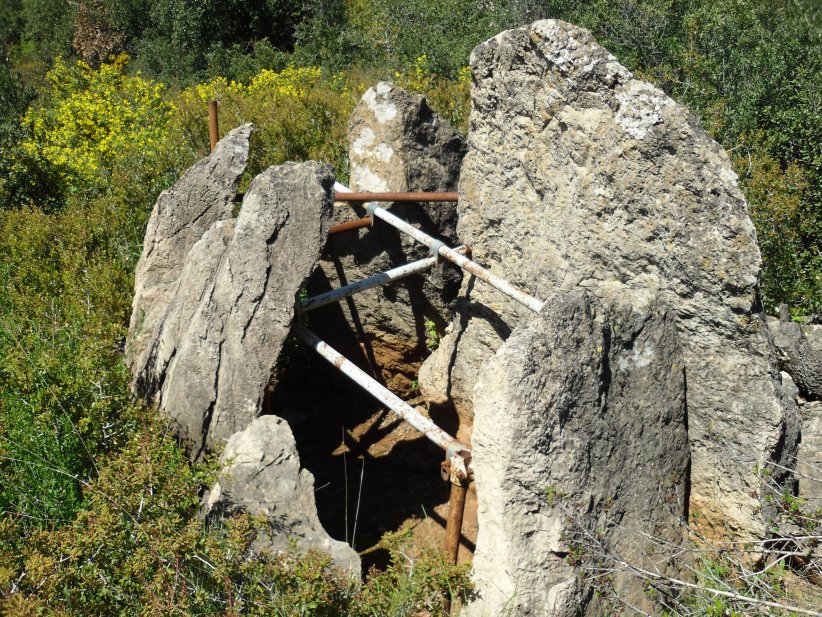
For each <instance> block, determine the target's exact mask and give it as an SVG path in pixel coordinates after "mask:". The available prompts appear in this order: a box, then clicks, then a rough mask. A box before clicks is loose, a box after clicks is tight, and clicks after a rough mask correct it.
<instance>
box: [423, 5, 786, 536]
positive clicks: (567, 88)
mask: <svg viewBox="0 0 822 617" xmlns="http://www.w3.org/2000/svg"><path fill="white" fill-rule="evenodd" d="M471 68H472V71H473V75H474V87H473V90H472V112H471V120H470V131H469V141H468V152H467V154H466V157H465V160H464V163H463V166H462V170H461V177H460V184H459V192H460V203H459V224H458V235H459V237H460V240H461V241H462V242H464V243H469V244H471V246H472V247H473V253H474V259H475V260H476V261H478V262H479V263H481V264H483V265H484V266H486V267H489V268H490V269H491V270H492V271H494V272H496V273H497V274H499V275H501V276H503V277H504V278H507V279H508V280H510V281H511V282H512V283H514V284H516V285H518V286H520V287H522V288H523V289H525V290H527V291H528V292H529V293H531V294H533V295H536V296H537V297H539V298H542V299H545V298H548V297H551V296H553V295H554V294H555V293H557V292H558V291H563V292H566V291H570V290H574V289H583V290H586V291H587V292H589V293H590V294H592V295H594V296H596V297H598V298H600V299H602V300H603V301H616V302H619V303H620V304H623V305H624V304H628V305H630V306H632V307H633V309H634V310H635V311H637V312H640V313H641V312H642V311H647V310H650V307H653V306H659V305H665V306H667V307H669V308H670V310H671V311H672V313H673V315H674V316H675V323H676V328H677V332H678V336H679V339H680V342H681V347H682V363H683V366H684V369H685V378H686V383H687V413H688V426H689V441H690V448H691V456H692V470H691V507H692V509H693V510H695V511H698V512H699V513H700V515H702V517H703V520H710V521H711V522H712V523H714V524H715V525H716V526H717V529H718V530H719V531H720V532H727V533H731V534H736V535H737V536H738V537H740V538H759V537H762V536H763V535H764V534H765V531H766V526H765V514H764V510H763V508H762V506H763V501H762V498H763V492H764V490H763V486H764V482H763V478H762V477H761V475H760V474H761V473H762V471H763V470H765V469H768V468H769V464H771V463H774V464H775V465H774V468H773V469H772V470H771V471H772V472H773V475H772V476H771V477H772V478H773V477H778V476H779V474H780V473H781V472H780V471H779V469H781V468H783V467H782V466H784V467H788V466H790V465H791V464H792V460H793V456H794V455H795V451H796V450H795V448H796V435H797V422H796V411H795V407H794V406H793V405H792V404H791V402H790V401H788V400H787V399H786V397H785V396H784V395H783V392H782V388H781V384H780V381H779V372H778V367H777V364H776V361H775V355H774V349H773V345H772V342H771V340H770V338H769V336H768V332H767V327H766V325H765V322H764V318H763V315H762V311H761V307H760V302H759V297H758V276H759V272H760V265H761V259H760V254H759V250H758V247H757V243H756V235H755V232H754V228H753V225H752V223H751V220H750V218H749V216H748V212H747V204H746V203H745V200H744V197H743V195H742V193H741V191H740V189H739V187H738V183H737V177H736V175H735V174H734V172H733V170H732V168H731V163H730V160H729V158H728V155H727V154H726V153H725V152H724V150H723V149H722V148H721V147H720V146H719V145H718V144H717V143H716V142H714V141H713V140H712V139H711V138H710V137H709V136H708V134H707V133H706V132H705V131H704V129H703V128H702V127H701V126H700V125H699V122H698V121H697V120H696V118H695V117H694V116H693V115H692V114H690V113H689V112H688V111H687V110H686V109H684V108H683V107H681V106H680V105H678V104H677V103H676V102H674V101H673V100H672V99H670V98H669V97H667V96H666V95H665V94H664V93H663V92H661V91H660V90H658V89H657V88H655V87H654V86H652V85H650V84H648V83H645V82H643V81H641V80H639V79H636V78H634V77H633V75H632V74H631V73H630V72H629V71H628V70H627V69H625V68H624V67H623V66H621V65H620V64H619V63H618V62H617V61H616V60H615V59H614V57H613V56H612V55H611V54H609V53H608V52H607V51H606V50H605V49H603V48H602V47H600V46H599V45H598V44H597V43H596V41H595V40H594V39H593V37H592V36H591V34H590V33H589V32H587V31H586V30H583V29H580V28H577V27H575V26H572V25H570V24H567V23H564V22H561V21H555V20H545V21H539V22H536V23H534V24H532V25H530V26H525V27H521V28H517V29H513V30H509V31H506V32H503V33H501V34H499V35H498V36H496V37H494V38H492V39H490V40H488V41H486V42H485V43H483V44H481V45H479V46H478V47H477V48H476V49H475V50H474V51H473V53H472V56H471ZM463 293H464V294H466V297H467V301H466V302H465V303H464V304H463V305H462V306H463V308H462V310H461V313H460V314H459V315H458V316H457V318H456V319H455V321H454V323H453V324H452V326H451V328H450V329H451V331H450V333H449V334H448V336H446V337H445V338H444V339H443V342H442V345H441V346H440V349H439V350H438V351H437V352H436V353H435V354H434V356H433V357H432V358H431V359H430V360H429V361H428V362H427V363H426V365H424V367H423V371H422V372H421V374H420V381H421V387H423V389H424V390H425V391H426V392H427V394H428V395H429V396H431V397H450V398H452V399H453V400H454V401H455V403H456V404H457V405H458V406H462V407H463V409H464V410H465V413H474V414H475V415H476V416H477V417H475V420H474V421H475V422H476V423H478V424H481V423H483V422H484V419H482V418H480V417H478V416H479V414H481V413H483V410H484V409H485V407H483V406H482V405H483V404H482V402H481V400H480V399H478V398H477V392H474V391H473V386H474V384H475V383H476V382H477V379H478V377H477V376H478V374H479V373H480V371H481V370H483V366H484V365H485V364H486V363H487V362H489V361H490V359H491V358H492V356H493V354H494V353H495V352H496V350H497V349H498V348H499V347H500V345H501V344H502V343H503V341H504V340H505V339H506V338H507V336H509V334H510V333H511V332H512V330H514V329H515V328H516V326H517V325H518V324H520V323H522V322H523V320H524V319H525V318H526V316H527V313H528V311H527V309H525V308H523V307H520V306H518V305H516V304H515V303H513V301H510V300H508V299H507V298H505V297H503V296H501V295H500V294H498V293H496V291H495V290H493V289H489V288H488V287H486V286H484V285H483V284H482V283H481V282H476V281H474V280H473V279H470V278H468V279H466V280H465V281H464V283H463ZM543 310H544V311H548V312H550V311H551V310H553V307H552V306H551V305H550V304H548V305H546V307H545V308H544V309H543ZM483 392H486V391H484V390H483ZM476 473H477V477H478V478H480V477H481V476H482V474H483V473H484V471H483V468H482V465H481V464H480V465H478V466H477V470H476ZM480 482H481V480H480ZM479 489H480V492H479V501H480V503H482V502H483V501H485V498H484V497H483V495H482V485H481V484H480V485H479ZM482 533H483V530H482V525H481V527H480V534H482Z"/></svg>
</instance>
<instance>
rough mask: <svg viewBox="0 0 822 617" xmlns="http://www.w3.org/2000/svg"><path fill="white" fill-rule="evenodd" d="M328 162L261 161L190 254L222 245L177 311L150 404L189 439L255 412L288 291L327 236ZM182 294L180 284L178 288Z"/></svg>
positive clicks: (285, 327) (239, 423)
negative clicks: (156, 399) (225, 229)
mask: <svg viewBox="0 0 822 617" xmlns="http://www.w3.org/2000/svg"><path fill="white" fill-rule="evenodd" d="M333 184H334V172H333V170H332V169H331V167H330V166H329V165H326V164H324V163H315V162H313V161H312V162H306V163H286V164H284V165H279V166H277V167H270V168H269V169H267V170H266V171H265V172H263V173H262V174H260V175H259V176H257V177H256V178H255V179H254V181H253V182H252V183H251V186H250V187H249V189H248V192H246V194H245V198H244V199H243V204H242V209H241V210H240V214H239V216H238V217H237V221H236V223H235V224H234V229H233V235H232V237H231V239H230V240H228V241H227V242H225V241H224V239H223V238H224V235H223V234H221V233H219V232H218V231H217V230H215V231H214V233H212V234H206V236H204V238H203V243H204V244H206V243H207V244H208V245H209V246H208V247H206V246H203V247H202V249H200V248H199V247H197V248H195V249H193V250H192V253H193V254H203V253H208V252H209V250H210V248H213V250H214V252H219V251H220V250H222V251H223V253H222V255H221V257H220V259H219V263H218V265H217V267H216V271H215V272H214V274H213V277H212V278H211V280H210V281H208V283H207V284H206V285H205V287H203V286H202V281H201V280H191V281H190V283H191V284H192V285H193V286H194V288H195V291H196V294H198V295H199V296H200V302H199V305H198V306H197V308H196V310H195V311H194V313H193V314H189V315H187V316H186V319H184V320H180V322H179V325H180V326H182V327H183V329H184V335H182V336H180V337H179V338H178V343H177V345H176V349H175V350H174V351H173V354H172V353H171V352H169V355H170V357H171V360H170V361H169V363H168V368H167V370H166V376H165V380H164V382H163V387H162V392H161V396H160V408H161V410H164V411H165V412H166V413H167V414H168V415H170V416H171V417H172V418H174V420H175V421H176V422H177V424H178V426H179V428H180V434H181V437H182V438H183V439H184V440H185V441H187V442H188V443H190V444H192V445H193V446H194V448H195V449H200V450H201V449H203V448H210V447H211V446H212V445H214V444H216V443H219V442H220V441H223V440H226V439H228V438H229V437H230V436H231V435H232V434H233V433H235V432H237V431H239V430H242V429H244V428H245V427H246V426H247V425H248V424H249V423H250V422H251V421H252V420H253V419H254V418H256V417H257V416H258V415H260V413H261V411H262V405H263V397H264V394H265V387H266V385H267V384H268V382H269V381H270V379H271V373H272V369H273V367H274V365H275V363H276V361H277V358H278V356H279V355H280V351H281V349H282V346H283V343H284V342H285V339H286V337H287V336H288V333H289V331H290V328H291V322H292V319H293V317H294V303H295V301H296V297H297V292H298V291H299V290H300V288H301V287H302V286H303V284H304V283H305V281H306V280H307V278H308V277H309V275H310V274H311V271H312V270H313V269H314V266H315V265H316V263H317V261H318V260H319V256H320V251H321V250H322V247H323V246H324V245H325V241H326V238H327V237H328V225H329V221H330V218H331V208H332V196H331V195H332V193H331V189H332V187H333ZM182 295H184V294H182Z"/></svg>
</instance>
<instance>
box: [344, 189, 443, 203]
mask: <svg viewBox="0 0 822 617" xmlns="http://www.w3.org/2000/svg"><path fill="white" fill-rule="evenodd" d="M457 197H458V194H457V193H456V192H453V193H443V192H438V193H427V192H422V191H417V192H397V193H392V192H384V193H368V192H356V193H355V192H343V191H340V192H335V194H334V201H347V202H366V201H423V202H424V201H457Z"/></svg>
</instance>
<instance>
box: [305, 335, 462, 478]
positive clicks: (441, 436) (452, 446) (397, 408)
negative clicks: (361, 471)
mask: <svg viewBox="0 0 822 617" xmlns="http://www.w3.org/2000/svg"><path fill="white" fill-rule="evenodd" d="M294 333H295V334H296V335H297V336H298V337H300V338H301V339H302V340H303V342H305V343H306V344H307V345H308V346H309V347H311V348H312V349H313V350H314V351H316V352H317V353H318V354H320V355H321V356H322V357H323V358H325V359H326V360H327V361H328V362H329V363H331V365H332V366H334V367H336V368H338V369H340V371H342V373H343V374H344V375H346V376H347V377H348V378H350V379H351V380H353V381H354V382H356V383H357V385H359V386H360V387H361V388H363V389H364V390H365V391H366V392H368V393H369V394H370V395H371V396H373V397H374V398H375V399H377V400H378V401H380V402H381V403H383V404H384V405H385V406H386V407H388V408H389V409H391V411H393V412H394V413H396V414H397V415H398V416H399V417H400V418H402V419H403V420H405V421H406V422H408V423H409V424H410V425H411V426H413V427H414V428H415V429H417V430H418V431H420V432H421V433H422V434H423V435H425V436H426V437H427V438H428V439H429V440H431V441H432V442H433V443H435V444H437V445H438V446H439V447H440V448H442V449H443V450H445V451H446V452H449V451H454V450H458V451H461V452H469V453H470V449H469V448H468V446H465V445H463V444H461V443H460V442H458V441H457V440H456V439H454V438H453V437H451V435H449V434H448V433H446V432H445V431H444V430H442V429H441V428H440V427H439V426H437V425H436V424H434V422H433V421H432V420H431V419H430V418H426V417H425V416H424V415H422V414H421V413H420V412H418V411H417V410H416V409H414V408H413V407H411V405H409V404H408V403H406V402H405V401H404V400H402V399H401V398H400V397H398V396H397V395H396V394H394V393H393V392H391V391H390V390H388V389H387V388H385V387H383V386H382V385H380V384H379V383H378V382H377V381H376V380H375V379H373V378H372V377H370V376H369V375H368V374H367V373H366V372H365V371H363V370H362V369H361V368H360V367H358V366H357V365H356V364H354V363H353V362H351V361H350V360H348V359H347V358H346V357H345V356H343V355H342V354H341V353H340V352H338V351H337V350H336V349H334V348H333V347H331V346H330V345H329V344H328V343H326V342H325V341H323V340H321V339H320V338H319V337H318V336H317V335H316V334H314V333H313V332H311V331H310V330H308V329H307V328H306V327H305V326H304V325H302V324H300V323H297V324H295V325H294ZM471 471H472V464H471V462H470V460H469V461H468V472H469V473H470V472H471Z"/></svg>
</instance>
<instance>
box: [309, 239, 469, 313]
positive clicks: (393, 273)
mask: <svg viewBox="0 0 822 617" xmlns="http://www.w3.org/2000/svg"><path fill="white" fill-rule="evenodd" d="M455 250H456V251H457V253H459V254H463V253H464V251H465V247H464V246H459V247H457V248H456V249H455ZM436 264H437V258H436V257H426V258H425V259H420V260H418V261H412V262H411V263H407V264H403V265H401V266H397V267H396V268H392V269H391V270H386V271H385V272H380V273H378V274H374V275H372V276H369V277H367V278H364V279H362V280H361V281H355V282H353V283H349V284H348V285H344V286H343V287H339V288H337V289H332V290H331V291H326V292H324V293H321V294H318V295H316V296H312V297H311V298H306V299H305V300H300V302H299V303H297V310H298V311H299V312H300V313H307V312H308V311H313V310H314V309H315V308H319V307H321V306H325V305H327V304H332V303H334V302H339V301H340V300H343V299H344V298H348V297H349V296H353V295H354V294H357V293H360V292H361V291H366V290H368V289H373V288H374V287H379V286H380V285H387V284H388V283H393V282H394V281H399V280H400V279H404V278H406V277H409V276H411V275H412V274H416V273H418V272H423V271H425V270H428V269H429V268H433V267H434V266H435V265H436Z"/></svg>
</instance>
